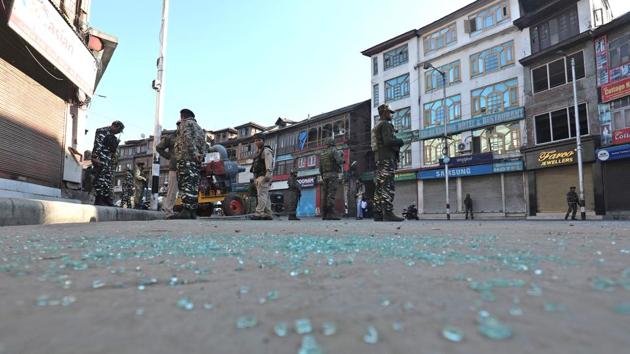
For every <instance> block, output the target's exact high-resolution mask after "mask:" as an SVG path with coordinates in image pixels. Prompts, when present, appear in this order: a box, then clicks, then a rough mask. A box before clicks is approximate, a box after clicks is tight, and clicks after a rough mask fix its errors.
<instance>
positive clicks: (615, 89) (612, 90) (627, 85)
mask: <svg viewBox="0 0 630 354" xmlns="http://www.w3.org/2000/svg"><path fill="white" fill-rule="evenodd" d="M629 95H630V78H627V79H624V80H621V81H616V82H613V83H610V84H608V85H604V86H602V103H606V102H610V101H614V100H616V99H618V98H622V97H625V96H629Z"/></svg>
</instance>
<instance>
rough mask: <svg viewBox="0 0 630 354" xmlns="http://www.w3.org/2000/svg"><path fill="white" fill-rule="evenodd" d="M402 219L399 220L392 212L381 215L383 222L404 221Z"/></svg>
mask: <svg viewBox="0 0 630 354" xmlns="http://www.w3.org/2000/svg"><path fill="white" fill-rule="evenodd" d="M404 220H405V219H404V218H401V217H400V216H398V215H395V214H394V213H393V212H391V211H386V212H384V213H383V221H396V222H398V221H404Z"/></svg>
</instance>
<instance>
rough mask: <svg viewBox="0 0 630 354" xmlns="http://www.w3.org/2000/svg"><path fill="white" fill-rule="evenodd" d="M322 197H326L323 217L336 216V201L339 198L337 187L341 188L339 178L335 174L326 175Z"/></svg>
mask: <svg viewBox="0 0 630 354" xmlns="http://www.w3.org/2000/svg"><path fill="white" fill-rule="evenodd" d="M322 179H323V181H324V184H323V187H324V188H323V190H322V195H323V196H324V208H323V210H322V217H327V216H335V199H336V197H337V187H338V186H339V176H338V175H337V174H336V173H335V174H325V175H324V176H322Z"/></svg>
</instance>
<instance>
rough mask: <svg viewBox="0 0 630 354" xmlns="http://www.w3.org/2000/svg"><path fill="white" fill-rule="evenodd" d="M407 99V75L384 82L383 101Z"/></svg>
mask: <svg viewBox="0 0 630 354" xmlns="http://www.w3.org/2000/svg"><path fill="white" fill-rule="evenodd" d="M405 97H409V74H405V75H401V76H399V77H396V78H393V79H391V80H387V81H385V101H386V102H389V101H396V100H399V99H402V98H405Z"/></svg>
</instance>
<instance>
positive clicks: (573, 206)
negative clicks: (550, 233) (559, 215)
mask: <svg viewBox="0 0 630 354" xmlns="http://www.w3.org/2000/svg"><path fill="white" fill-rule="evenodd" d="M578 201H579V198H578V195H577V193H576V192H575V187H570V188H569V191H568V192H567V204H568V205H569V209H567V213H566V215H564V220H567V219H568V218H569V214H571V220H575V213H577V207H578Z"/></svg>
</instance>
